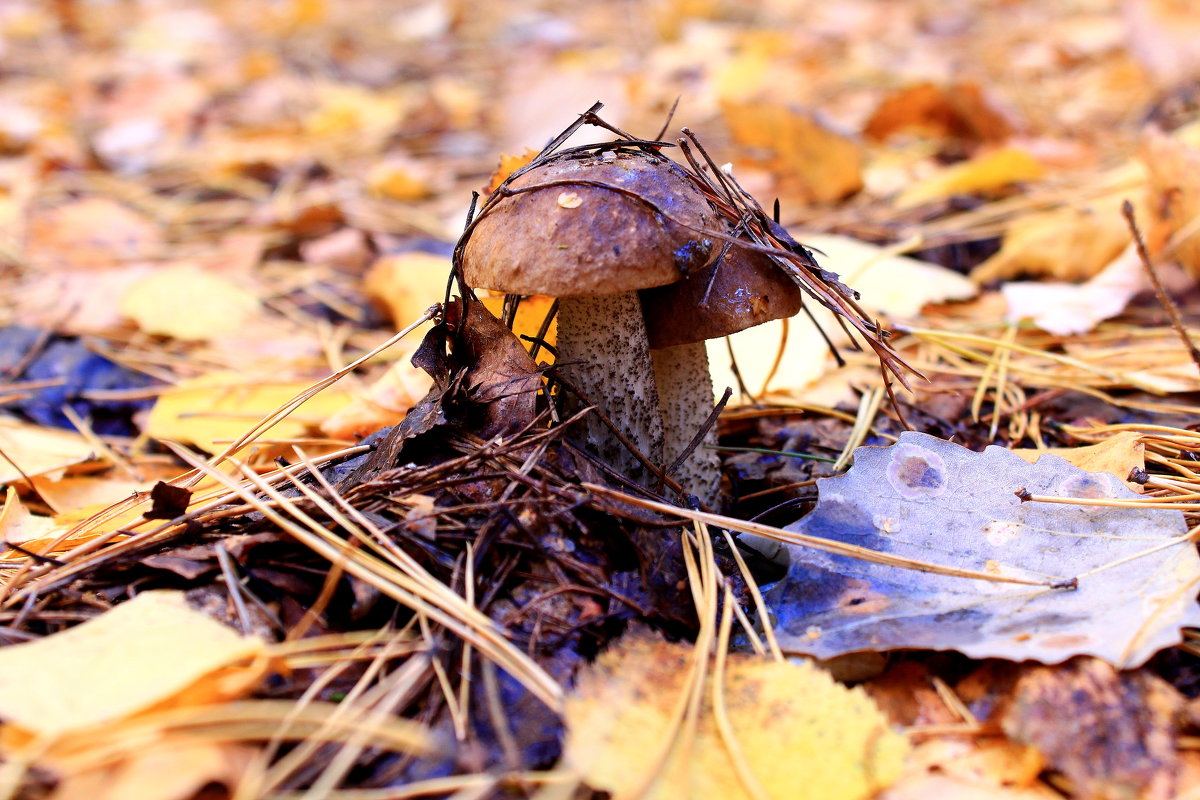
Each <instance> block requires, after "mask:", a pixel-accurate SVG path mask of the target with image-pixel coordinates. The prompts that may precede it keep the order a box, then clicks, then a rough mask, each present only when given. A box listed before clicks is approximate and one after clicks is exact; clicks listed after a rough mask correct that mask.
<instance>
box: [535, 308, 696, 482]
mask: <svg viewBox="0 0 1200 800" xmlns="http://www.w3.org/2000/svg"><path fill="white" fill-rule="evenodd" d="M557 347H558V355H557V357H556V361H557V363H559V364H560V365H562V366H561V367H560V369H561V371H562V374H563V377H565V378H566V379H567V380H568V381H570V382H571V383H572V384H573V385H575V386H577V387H578V388H579V389H580V390H581V391H582V392H583V393H584V394H585V395H587V397H588V399H589V400H591V402H592V403H594V404H596V406H597V407H598V408H600V410H602V411H603V412H604V413H605V415H606V416H607V417H608V418H609V419H610V420H611V421H612V422H613V424H614V425H617V426H620V428H621V431H622V433H624V434H625V435H626V436H628V437H629V439H630V440H631V441H633V442H634V443H635V444H637V446H638V447H639V448H640V449H641V451H642V453H643V454H644V455H645V456H646V457H647V458H648V459H649V460H650V461H651V462H652V463H654V464H661V463H662V461H663V427H662V419H661V416H660V412H659V399H658V389H657V387H656V386H655V381H654V368H653V366H652V361H651V357H650V344H649V342H648V341H647V339H646V323H645V321H644V320H643V318H642V306H641V301H640V300H639V299H638V295H637V293H636V292H625V293H622V294H613V295H603V296H599V297H563V298H560V299H559V306H558V345H557ZM711 393H712V390H711V389H709V394H710V395H711ZM568 408H570V405H568ZM581 424H582V425H584V426H586V433H585V441H586V442H587V445H588V447H589V449H591V450H592V451H593V452H595V453H596V454H597V455H598V456H600V457H601V458H602V459H603V460H604V461H605V462H607V463H608V464H610V465H611V466H613V467H614V468H616V469H617V470H618V471H620V472H621V473H622V474H623V475H625V476H626V477H628V478H630V479H632V480H634V481H636V482H638V483H639V484H641V485H643V486H647V487H652V486H653V485H654V482H655V479H654V477H653V476H652V475H651V474H650V473H649V472H648V471H647V470H646V468H645V467H644V466H643V465H642V463H641V462H640V461H638V460H637V458H635V457H634V455H633V454H632V453H630V452H629V451H628V450H627V449H626V448H625V447H624V446H623V445H622V444H621V443H620V442H619V441H618V440H617V439H616V438H615V437H614V436H613V435H612V433H611V432H610V431H609V429H608V427H607V426H606V425H605V424H604V423H603V422H602V421H601V420H600V418H599V417H597V416H596V415H594V414H593V415H589V417H587V418H586V419H585V420H584V421H583V422H581Z"/></svg>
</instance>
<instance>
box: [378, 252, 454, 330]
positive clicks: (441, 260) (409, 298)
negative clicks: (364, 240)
mask: <svg viewBox="0 0 1200 800" xmlns="http://www.w3.org/2000/svg"><path fill="white" fill-rule="evenodd" d="M449 276H450V259H449V258H448V257H446V256H437V255H434V254H432V253H422V252H419V251H412V252H408V253H397V254H396V255H392V256H384V257H383V258H380V259H379V260H377V261H376V262H375V263H374V264H372V265H371V266H370V268H369V269H368V270H367V276H366V278H365V279H364V281H363V291H365V292H366V294H367V296H368V297H369V298H371V300H372V301H373V302H374V303H375V304H376V305H378V306H379V307H381V308H383V309H384V310H385V311H387V313H388V316H389V317H391V318H392V322H393V324H395V326H396V327H397V328H401V327H403V326H405V325H409V324H410V323H412V321H413V320H414V319H416V318H418V317H419V316H421V314H423V313H425V309H427V308H429V307H430V306H431V305H433V304H434V303H440V302H442V301H443V300H444V299H445V298H446V282H447V279H448V278H449Z"/></svg>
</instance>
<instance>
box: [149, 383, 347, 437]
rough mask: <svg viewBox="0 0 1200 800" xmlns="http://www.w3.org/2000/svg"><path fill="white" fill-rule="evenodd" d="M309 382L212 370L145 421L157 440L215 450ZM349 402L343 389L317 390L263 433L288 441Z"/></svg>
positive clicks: (175, 390) (175, 391)
mask: <svg viewBox="0 0 1200 800" xmlns="http://www.w3.org/2000/svg"><path fill="white" fill-rule="evenodd" d="M309 385H310V382H305V381H288V380H277V381H272V380H269V379H267V378H265V377H256V376H253V375H242V374H238V373H213V374H211V375H205V376H202V377H199V378H193V379H191V380H187V381H182V382H181V383H179V384H177V385H176V386H174V387H172V388H171V389H169V390H168V391H165V392H163V393H162V394H161V395H159V398H158V401H157V402H156V403H155V404H154V408H153V409H151V411H150V416H149V418H148V419H147V421H146V428H145V432H146V435H148V436H151V437H153V438H155V439H168V440H172V441H179V442H190V443H191V444H194V445H195V446H197V447H199V448H201V449H202V450H205V451H208V452H210V453H212V452H216V451H217V450H219V449H220V447H221V445H219V444H218V441H221V442H228V441H229V440H232V439H236V438H237V437H239V436H241V435H242V434H243V433H245V432H246V431H247V430H249V429H250V428H251V427H253V426H254V424H255V423H257V422H258V421H259V420H261V419H262V418H263V417H265V416H267V415H268V414H270V413H271V412H272V411H274V410H275V409H276V408H278V407H279V406H281V405H283V404H284V403H286V402H287V401H288V400H291V399H292V398H293V397H295V396H296V395H298V394H300V392H302V391H303V390H304V389H306V388H308V386H309ZM350 400H351V397H350V395H349V394H348V393H347V392H346V391H345V390H343V389H340V388H338V387H331V388H329V389H326V390H325V391H323V392H320V393H318V394H317V395H316V396H314V397H313V398H312V399H310V400H309V401H307V402H306V403H305V404H304V405H302V406H300V407H299V408H298V409H296V410H295V411H293V412H292V414H291V415H289V416H288V417H286V418H285V419H283V420H282V421H280V422H279V423H277V424H276V425H274V426H273V427H271V428H269V429H268V430H267V431H266V432H265V434H264V435H265V436H267V437H269V438H271V439H284V438H292V437H297V436H302V435H304V434H306V433H308V432H309V431H312V430H316V428H317V427H318V426H319V425H320V424H321V423H322V422H324V421H325V419H327V418H328V417H329V416H330V415H332V414H333V413H334V412H335V411H337V410H338V409H340V408H342V407H343V406H345V405H346V404H347V403H349V402H350Z"/></svg>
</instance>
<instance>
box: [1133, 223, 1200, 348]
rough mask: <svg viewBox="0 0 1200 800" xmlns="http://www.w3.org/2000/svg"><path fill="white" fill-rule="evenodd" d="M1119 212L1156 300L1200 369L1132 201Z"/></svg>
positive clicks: (1194, 346) (1189, 339)
mask: <svg viewBox="0 0 1200 800" xmlns="http://www.w3.org/2000/svg"><path fill="white" fill-rule="evenodd" d="M1121 213H1122V214H1124V215H1125V221H1126V222H1128V223H1129V230H1130V231H1131V232H1132V233H1133V242H1134V244H1135V245H1137V252H1138V257H1139V258H1141V260H1142V266H1144V267H1145V268H1146V274H1147V275H1149V276H1150V283H1151V284H1153V285H1154V293H1155V294H1156V295H1158V302H1159V303H1160V304H1162V307H1163V310H1164V311H1166V312H1167V316H1168V317H1170V319H1171V327H1172V328H1174V329H1175V332H1176V333H1178V334H1179V338H1180V339H1182V340H1183V346H1184V347H1186V348H1187V351H1188V355H1189V356H1191V357H1192V363H1193V364H1195V365H1196V368H1197V369H1200V349H1197V348H1196V345H1195V343H1194V342H1193V341H1192V337H1191V336H1188V332H1187V329H1186V328H1185V327H1184V326H1183V318H1182V317H1181V316H1180V314H1179V307H1178V306H1176V305H1175V301H1174V300H1172V299H1171V296H1170V295H1168V294H1167V290H1166V289H1164V288H1163V285H1162V281H1161V280H1159V278H1158V272H1157V270H1155V269H1154V264H1153V263H1152V262H1151V261H1150V254H1149V253H1148V252H1146V242H1145V241H1144V240H1143V239H1142V232H1141V230H1139V229H1138V224H1137V218H1136V217H1135V216H1134V211H1133V203H1131V202H1129V201H1128V200H1126V201H1125V202H1124V203H1122V204H1121Z"/></svg>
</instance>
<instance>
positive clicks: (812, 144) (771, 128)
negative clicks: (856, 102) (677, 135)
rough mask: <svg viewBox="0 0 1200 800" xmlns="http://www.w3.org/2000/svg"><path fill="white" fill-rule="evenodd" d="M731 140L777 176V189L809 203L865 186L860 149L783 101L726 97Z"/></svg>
mask: <svg viewBox="0 0 1200 800" xmlns="http://www.w3.org/2000/svg"><path fill="white" fill-rule="evenodd" d="M721 114H722V116H723V117H724V119H725V123H726V124H727V125H728V126H729V132H730V134H731V135H732V136H733V140H734V141H735V142H736V143H737V144H738V145H740V146H741V147H743V148H746V149H747V150H753V151H757V152H760V153H763V154H764V155H763V157H762V158H760V159H758V161H759V163H760V165H761V166H765V167H767V168H768V169H770V170H772V171H773V172H775V173H776V174H778V175H779V176H780V189H781V190H782V191H786V192H788V193H790V194H794V195H796V196H798V197H799V198H800V199H801V200H804V201H807V202H818V203H832V202H834V201H837V200H840V199H842V198H843V197H846V196H847V195H850V194H853V193H854V192H857V191H858V190H859V189H861V188H862V186H863V177H862V163H863V152H862V148H861V147H860V146H859V145H858V143H857V142H854V141H852V140H851V139H848V138H846V137H845V136H842V135H841V134H839V133H837V132H835V131H833V130H831V129H830V128H828V127H826V126H825V125H823V124H821V123H820V122H818V121H817V120H816V119H814V118H813V117H812V116H810V115H808V114H806V113H804V112H802V111H798V110H796V109H793V108H790V107H789V106H787V105H785V104H781V103H766V102H761V103H759V102H755V103H738V102H732V101H724V102H722V103H721Z"/></svg>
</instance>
